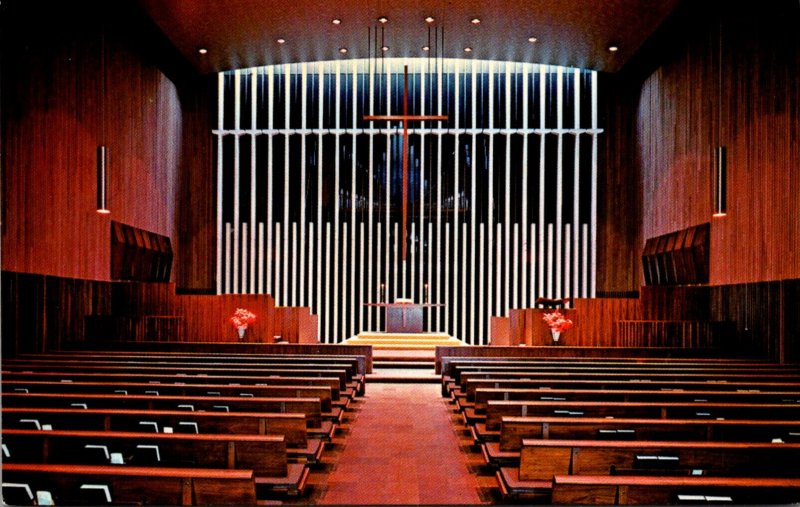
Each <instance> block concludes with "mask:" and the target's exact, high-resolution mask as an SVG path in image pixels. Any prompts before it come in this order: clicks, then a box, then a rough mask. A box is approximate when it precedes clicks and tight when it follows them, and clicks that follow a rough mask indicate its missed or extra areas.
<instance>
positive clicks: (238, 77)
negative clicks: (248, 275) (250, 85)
mask: <svg viewBox="0 0 800 507" xmlns="http://www.w3.org/2000/svg"><path fill="white" fill-rule="evenodd" d="M233 78H234V79H233V83H234V84H233V86H234V91H233V107H234V109H233V129H234V131H235V133H234V136H233V140H234V142H233V292H234V293H238V292H239V280H240V279H241V273H240V272H239V228H240V220H241V219H240V218H239V192H240V189H239V187H240V186H241V184H240V181H239V180H240V175H239V169H240V167H239V151H240V147H239V142H240V138H239V135H240V133H241V128H242V125H241V120H242V108H241V105H242V72H241V71H239V70H237V71H236V72H234V73H233Z"/></svg>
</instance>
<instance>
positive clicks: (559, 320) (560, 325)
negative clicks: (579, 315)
mask: <svg viewBox="0 0 800 507" xmlns="http://www.w3.org/2000/svg"><path fill="white" fill-rule="evenodd" d="M542 320H543V321H545V323H546V324H547V327H549V328H550V330H551V331H556V332H558V333H563V332H564V331H566V330H567V329H569V328H571V327H572V326H573V323H572V321H571V320H569V319H568V318H566V317H565V316H564V314H563V313H561V312H560V311H558V310H556V311H554V312H550V313H545V314H544V315H542Z"/></svg>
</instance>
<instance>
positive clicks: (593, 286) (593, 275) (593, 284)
mask: <svg viewBox="0 0 800 507" xmlns="http://www.w3.org/2000/svg"><path fill="white" fill-rule="evenodd" d="M592 129H593V130H594V131H595V133H593V134H592V198H591V204H590V210H591V213H592V217H591V228H592V230H591V235H592V237H591V256H592V258H591V267H590V269H589V273H587V276H588V277H590V280H591V281H590V284H589V297H595V294H596V292H597V141H598V140H597V132H596V131H597V72H596V71H592Z"/></svg>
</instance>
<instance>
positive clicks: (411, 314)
mask: <svg viewBox="0 0 800 507" xmlns="http://www.w3.org/2000/svg"><path fill="white" fill-rule="evenodd" d="M364 306H377V307H383V308H385V309H386V332H387V333H422V332H424V329H423V326H424V325H423V318H422V310H423V309H424V308H430V307H435V306H444V305H443V304H433V303H426V304H418V303H411V302H395V303H365V305H364Z"/></svg>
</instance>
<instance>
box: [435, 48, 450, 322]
mask: <svg viewBox="0 0 800 507" xmlns="http://www.w3.org/2000/svg"><path fill="white" fill-rule="evenodd" d="M436 68H437V71H436V72H437V74H436V80H437V90H436V95H437V97H436V104H437V108H438V114H439V115H441V114H442V103H443V101H442V88H443V86H442V84H443V72H444V69H443V68H442V65H441V62H438V64H437V66H436ZM436 140H437V145H438V149H437V150H436V301H437V302H443V303H445V304H450V302H449V301H448V300H447V298H445V299H444V300H443V299H442V268H443V266H442V245H443V243H444V238H443V237H442V186H443V185H442V130H441V129H437V134H436ZM445 280H447V278H445ZM445 283H446V282H445ZM447 312H449V310H446V311H445V313H447ZM445 320H446V319H445ZM436 330H437V331H445V332H446V331H447V329H446V328H445V327H443V326H442V307H441V306H437V307H436Z"/></svg>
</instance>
